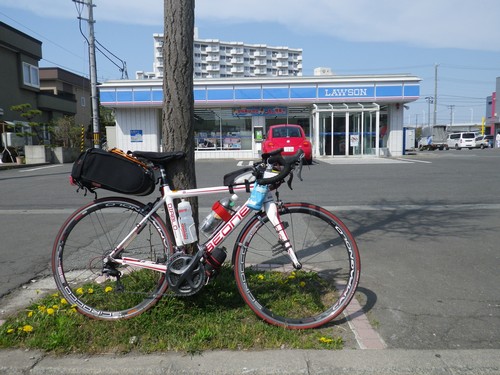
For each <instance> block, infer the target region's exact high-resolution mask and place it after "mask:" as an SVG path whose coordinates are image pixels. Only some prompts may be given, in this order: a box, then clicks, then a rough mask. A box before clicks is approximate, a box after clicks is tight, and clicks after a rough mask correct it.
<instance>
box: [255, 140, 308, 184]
mask: <svg viewBox="0 0 500 375" xmlns="http://www.w3.org/2000/svg"><path fill="white" fill-rule="evenodd" d="M281 152H283V149H282V148H280V149H278V150H275V151H273V152H271V153H268V154H264V155H262V158H263V159H267V160H265V162H266V163H267V164H270V165H273V164H279V165H281V166H282V167H283V168H282V169H281V171H280V172H279V173H278V174H277V175H276V176H272V177H268V178H258V179H257V183H258V184H259V185H272V184H275V183H277V182H280V181H282V180H284V179H285V178H286V177H287V176H288V175H289V174H290V172H292V170H293V169H294V168H295V166H296V165H299V164H300V166H301V167H302V159H303V158H304V151H303V150H301V149H299V150H298V151H297V153H296V154H295V155H293V156H286V157H283V156H282V155H281ZM299 174H300V172H299ZM299 178H300V175H299Z"/></svg>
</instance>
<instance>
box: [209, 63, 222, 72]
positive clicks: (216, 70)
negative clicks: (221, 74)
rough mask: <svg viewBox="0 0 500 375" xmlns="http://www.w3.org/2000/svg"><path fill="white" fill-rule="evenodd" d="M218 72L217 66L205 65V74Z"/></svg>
mask: <svg viewBox="0 0 500 375" xmlns="http://www.w3.org/2000/svg"><path fill="white" fill-rule="evenodd" d="M219 70H220V68H219V65H215V64H213V65H207V72H218V71H219Z"/></svg>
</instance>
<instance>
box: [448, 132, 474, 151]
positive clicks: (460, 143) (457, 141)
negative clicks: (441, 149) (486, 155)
mask: <svg viewBox="0 0 500 375" xmlns="http://www.w3.org/2000/svg"><path fill="white" fill-rule="evenodd" d="M446 143H447V145H448V147H454V148H455V149H457V150H461V149H462V147H467V148H468V149H469V150H472V149H473V148H474V147H476V134H474V133H472V132H461V133H451V134H450V135H448V139H447V140H446Z"/></svg>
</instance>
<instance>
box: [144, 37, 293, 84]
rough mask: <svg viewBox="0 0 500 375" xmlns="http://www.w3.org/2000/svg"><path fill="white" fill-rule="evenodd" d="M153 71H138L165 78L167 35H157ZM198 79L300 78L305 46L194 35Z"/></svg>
mask: <svg viewBox="0 0 500 375" xmlns="http://www.w3.org/2000/svg"><path fill="white" fill-rule="evenodd" d="M153 39H154V62H153V72H143V71H139V72H136V78H137V79H152V78H162V77H163V34H153ZM193 47H194V52H193V55H194V56H193V58H194V78H242V77H300V76H302V49H300V48H288V47H271V46H268V45H266V44H246V43H243V42H222V41H220V40H217V39H199V38H197V33H196V32H195V38H194V46H193Z"/></svg>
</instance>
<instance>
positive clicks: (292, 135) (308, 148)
mask: <svg viewBox="0 0 500 375" xmlns="http://www.w3.org/2000/svg"><path fill="white" fill-rule="evenodd" d="M278 148H283V149H284V151H283V153H282V155H294V154H295V153H296V152H297V150H298V149H299V148H301V149H302V150H304V159H305V161H306V163H307V164H311V163H312V145H311V142H309V141H308V140H307V138H306V135H305V133H304V129H302V127H301V126H300V125H292V124H280V125H271V126H270V127H269V130H268V132H267V137H266V140H265V141H264V143H262V153H266V152H271V151H274V150H276V149H278Z"/></svg>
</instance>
